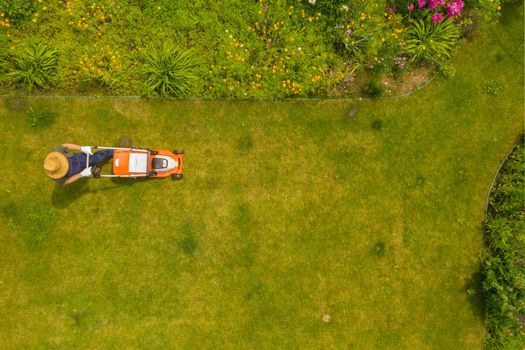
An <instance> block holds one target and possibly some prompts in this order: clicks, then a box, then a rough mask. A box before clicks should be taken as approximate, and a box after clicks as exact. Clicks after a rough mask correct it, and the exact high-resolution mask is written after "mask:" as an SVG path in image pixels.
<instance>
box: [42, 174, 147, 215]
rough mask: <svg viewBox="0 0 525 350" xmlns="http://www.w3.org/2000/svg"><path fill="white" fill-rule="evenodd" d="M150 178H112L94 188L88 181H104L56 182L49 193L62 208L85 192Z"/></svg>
mask: <svg viewBox="0 0 525 350" xmlns="http://www.w3.org/2000/svg"><path fill="white" fill-rule="evenodd" d="M150 180H151V179H124V178H112V179H111V185H110V186H105V187H100V188H96V189H91V188H89V185H88V181H104V180H97V179H86V178H84V179H79V180H78V181H76V182H74V183H72V184H70V185H63V184H59V183H57V184H56V185H55V188H54V189H53V193H52V194H51V203H53V206H54V207H55V208H57V209H64V208H67V207H69V206H70V205H71V204H72V203H73V202H75V201H76V200H77V199H78V198H80V197H81V196H83V195H86V194H95V193H97V192H100V191H106V190H111V189H115V188H119V187H128V186H132V185H133V184H135V183H137V182H142V181H150Z"/></svg>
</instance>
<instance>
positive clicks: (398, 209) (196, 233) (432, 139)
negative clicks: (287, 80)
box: [0, 5, 524, 349]
mask: <svg viewBox="0 0 525 350" xmlns="http://www.w3.org/2000/svg"><path fill="white" fill-rule="evenodd" d="M507 12H508V13H507V14H506V15H505V17H504V18H503V21H502V24H501V25H499V26H497V27H495V28H492V30H490V35H488V33H489V31H484V32H478V33H477V35H475V37H474V39H473V40H472V42H469V43H467V44H466V45H465V46H464V47H463V48H462V50H461V52H460V54H459V55H458V56H457V57H456V59H455V62H456V67H457V75H456V76H455V77H454V78H452V79H448V80H445V79H442V78H438V79H437V80H435V81H434V82H433V83H432V84H431V85H430V86H429V87H427V88H426V89H424V90H423V91H421V92H419V93H418V94H417V95H416V96H413V97H410V98H401V99H397V100H393V99H384V100H377V101H365V100H363V101H355V102H335V101H325V102H314V101H312V102H235V101H231V102H223V101H161V100H149V101H148V100H139V99H131V100H130V99H105V98H100V99H84V100H82V99H52V98H49V99H47V98H36V99H16V98H4V99H3V100H1V101H0V162H1V164H2V173H3V181H2V182H0V344H2V346H1V347H2V349H282V348H286V349H479V348H480V347H481V343H482V336H483V312H484V311H483V308H482V307H481V305H480V300H479V299H478V298H476V297H474V298H470V297H469V296H468V295H467V293H466V289H467V288H468V287H469V286H470V285H471V284H473V285H475V286H477V284H478V283H479V275H478V273H477V272H478V271H479V268H480V266H479V259H478V256H479V250H480V249H481V247H482V232H481V229H480V228H481V221H482V220H483V209H484V204H485V195H486V191H487V187H488V186H489V184H490V182H491V180H492V176H493V174H494V171H495V170H496V168H497V167H498V165H499V162H500V161H501V160H502V158H503V157H504V156H505V154H506V152H507V151H508V150H509V149H510V148H511V146H512V145H513V144H514V143H515V141H516V137H517V136H518V135H519V134H520V133H521V132H522V130H523V113H524V110H523V102H524V101H523V56H522V52H523V31H522V28H523V6H522V5H520V7H513V8H510V9H509V10H508V11H507ZM488 29H490V28H488ZM495 90H496V91H497V94H496V95H494V94H491V92H493V91H495ZM30 106H31V107H33V109H34V111H36V113H37V114H38V113H41V114H40V115H41V116H42V118H40V119H38V120H37V126H35V127H32V126H31V124H32V122H33V121H34V120H33V121H32V120H31V118H30V117H29V113H28V108H29V107H30ZM352 107H357V108H359V112H358V114H357V116H356V117H355V118H354V119H350V118H348V117H347V113H348V110H349V109H350V108H352ZM121 136H128V137H130V138H132V139H133V143H134V145H136V146H145V147H152V148H168V149H172V148H184V149H186V153H187V156H186V160H187V161H186V165H187V166H186V170H185V179H184V180H182V181H181V182H172V181H170V180H159V181H157V180H152V181H111V180H106V179H101V180H94V179H91V180H87V181H80V182H78V183H76V184H74V185H71V186H60V185H55V184H53V183H52V182H51V181H50V180H48V179H47V178H46V177H45V175H44V172H43V169H42V160H43V158H44V157H45V155H46V153H47V152H48V151H49V149H50V148H51V147H52V146H53V145H56V144H59V143H62V142H73V143H79V144H96V145H112V144H114V143H115V142H116V140H117V139H118V138H119V137H121ZM325 315H330V321H329V322H325V321H323V317H324V316H325Z"/></svg>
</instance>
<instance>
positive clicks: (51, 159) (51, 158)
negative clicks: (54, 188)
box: [44, 152, 69, 179]
mask: <svg viewBox="0 0 525 350" xmlns="http://www.w3.org/2000/svg"><path fill="white" fill-rule="evenodd" d="M44 169H45V170H46V173H47V176H49V177H50V178H52V179H60V178H61V177H64V176H65V175H66V174H67V171H68V170H69V162H68V161H67V157H66V156H65V155H64V154H63V153H60V152H51V153H49V154H48V155H47V156H46V159H44Z"/></svg>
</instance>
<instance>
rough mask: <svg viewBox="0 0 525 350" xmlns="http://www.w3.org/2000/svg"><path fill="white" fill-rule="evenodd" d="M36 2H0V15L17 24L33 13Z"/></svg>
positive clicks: (10, 0) (29, 0) (17, 0)
mask: <svg viewBox="0 0 525 350" xmlns="http://www.w3.org/2000/svg"><path fill="white" fill-rule="evenodd" d="M35 4H36V1H31V0H0V13H3V14H4V16H3V17H6V18H9V19H10V20H11V21H12V22H14V23H19V22H21V21H22V20H24V19H27V18H29V17H31V16H32V15H33V14H34V12H35Z"/></svg>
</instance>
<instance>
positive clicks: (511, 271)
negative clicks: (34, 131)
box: [482, 136, 525, 350]
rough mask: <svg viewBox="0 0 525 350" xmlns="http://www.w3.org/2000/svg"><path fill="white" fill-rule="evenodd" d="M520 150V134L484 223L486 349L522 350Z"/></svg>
mask: <svg viewBox="0 0 525 350" xmlns="http://www.w3.org/2000/svg"><path fill="white" fill-rule="evenodd" d="M524 152H525V148H524V138H523V136H522V138H521V140H520V142H519V144H518V145H517V146H516V148H515V149H514V150H513V152H512V153H511V154H510V156H509V157H508V159H507V161H506V162H505V164H504V166H503V168H502V169H501V171H500V173H499V175H498V178H497V182H496V184H495V186H494V188H493V190H492V192H491V194H490V199H489V207H488V211H487V218H486V221H485V224H484V230H485V240H486V248H485V251H484V254H483V284H482V288H483V293H484V298H485V305H486V320H485V322H486V329H487V332H486V337H485V344H486V346H487V348H489V349H517V350H522V349H523V348H524V347H525V205H524V199H525V179H524V176H525V153H524Z"/></svg>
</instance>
